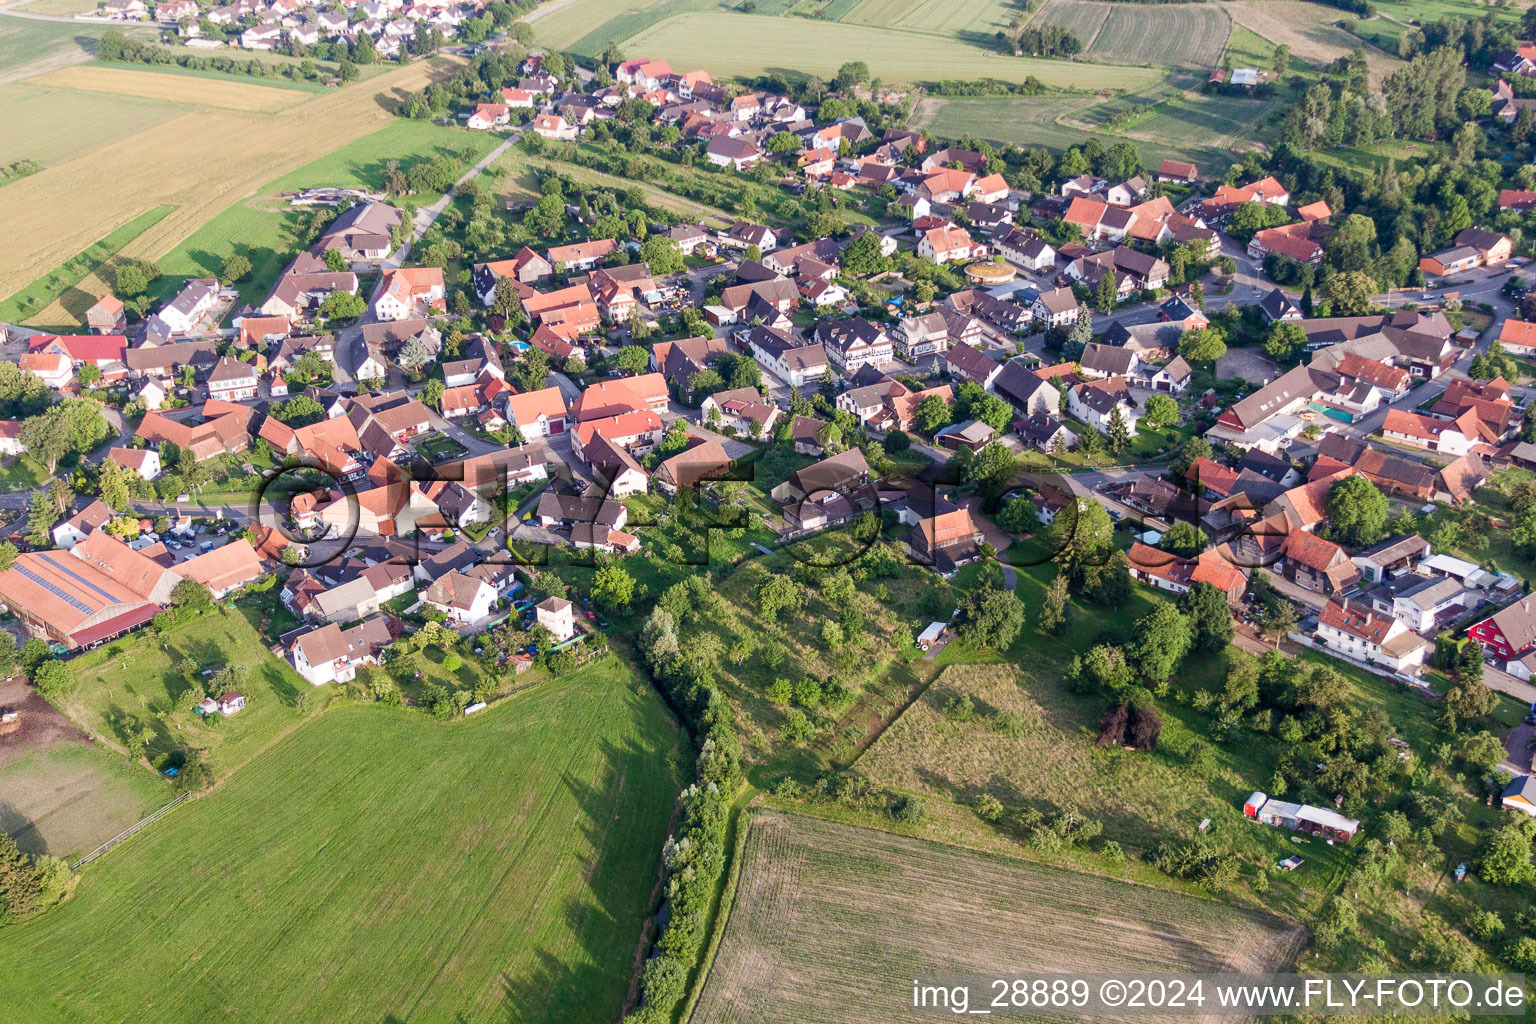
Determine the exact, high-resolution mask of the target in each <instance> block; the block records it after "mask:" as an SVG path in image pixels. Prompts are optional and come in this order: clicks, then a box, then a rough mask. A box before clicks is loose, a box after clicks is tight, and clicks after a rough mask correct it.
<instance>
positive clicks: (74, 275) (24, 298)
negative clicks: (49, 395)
mask: <svg viewBox="0 0 1536 1024" xmlns="http://www.w3.org/2000/svg"><path fill="white" fill-rule="evenodd" d="M171 210H172V207H170V206H157V207H155V208H154V209H153V210H150V211H148V212H147V213H143V214H140V215H139V216H137V217H135V218H134V219H133V220H131V221H129V222H128V223H126V224H124V225H122V226H121V227H119V228H117V229H116V230H115V231H113V232H111V233H110V234H108V235H107V236H106V237H105V238H103V239H101V240H100V241H99V242H97V243H96V244H95V245H92V246H91V247H90V248H88V249H86V250H85V251H84V252H80V253H77V254H76V255H75V256H73V257H71V258H70V259H69V260H67V261H66V262H65V263H64V264H63V265H62V266H60V267H57V268H55V269H54V270H51V271H49V272H48V273H47V274H45V275H43V276H42V277H40V278H38V279H37V280H36V281H33V282H32V283H31V284H29V285H27V287H25V288H23V289H22V290H21V291H19V292H17V293H16V294H15V295H12V296H11V297H10V298H8V299H6V300H5V301H4V302H3V303H0V320H7V321H17V322H25V321H26V320H27V319H28V318H29V317H30V316H31V315H32V314H33V313H36V312H40V311H42V310H44V309H46V308H48V307H49V306H51V305H52V304H53V303H55V302H59V301H60V300H62V299H64V297H65V295H66V294H67V293H68V292H69V291H70V290H71V289H73V288H74V287H75V285H77V284H79V283H80V282H81V281H82V280H84V279H85V277H86V275H88V274H90V273H92V272H94V271H95V270H96V269H97V268H98V267H100V266H101V265H102V264H103V263H105V262H106V261H107V260H109V259H111V258H112V257H113V256H114V255H116V254H117V252H118V250H119V249H121V248H122V247H123V246H125V245H127V244H128V243H129V242H131V241H133V240H134V239H135V238H137V237H138V236H139V235H140V234H141V233H142V232H143V231H145V230H146V229H147V228H149V227H150V226H151V225H153V224H154V223H156V222H157V221H159V220H160V218H162V217H164V216H165V215H166V214H168V213H170V212H171ZM97 298H99V296H95V295H88V294H86V293H83V292H82V293H80V294H79V296H77V297H76V299H75V301H74V302H73V303H72V304H71V303H66V305H73V306H74V307H77V308H78V311H79V313H80V315H81V316H84V313H85V310H86V309H88V308H90V306H91V305H92V304H93V303H95V301H96V299H97ZM44 479H46V474H44ZM35 482H37V483H40V482H41V480H39V481H35ZM6 489H8V490H14V489H15V488H14V487H8V488H6Z"/></svg>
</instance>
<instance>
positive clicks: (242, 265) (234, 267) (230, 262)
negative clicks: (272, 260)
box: [219, 252, 251, 284]
mask: <svg viewBox="0 0 1536 1024" xmlns="http://www.w3.org/2000/svg"><path fill="white" fill-rule="evenodd" d="M250 273H251V261H250V260H249V259H247V258H246V257H244V256H242V255H240V254H239V253H237V252H232V253H230V254H229V255H228V256H225V257H224V263H223V266H222V267H220V269H219V281H220V282H221V283H223V284H234V283H235V282H236V281H240V280H243V279H245V278H246V277H248V276H250Z"/></svg>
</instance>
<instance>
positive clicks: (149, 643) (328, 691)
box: [63, 608, 336, 775]
mask: <svg viewBox="0 0 1536 1024" xmlns="http://www.w3.org/2000/svg"><path fill="white" fill-rule="evenodd" d="M227 665H233V666H235V670H236V672H237V677H238V678H237V684H236V689H238V690H239V691H240V692H241V693H244V694H245V696H246V706H245V710H244V711H242V712H240V713H239V714H237V715H235V716H234V717H232V718H227V719H226V718H222V717H219V716H213V718H211V719H208V720H204V719H201V718H199V717H198V716H197V715H195V714H193V713H192V712H185V713H182V712H179V711H176V710H175V701H176V697H177V695H178V694H180V693H181V692H182V691H183V690H185V689H187V688H188V687H189V686H191V685H193V683H194V680H195V681H196V683H197V684H198V685H199V686H201V684H202V682H203V680H204V678H206V677H204V676H202V674H201V673H202V672H203V671H204V670H205V669H210V668H211V669H214V670H215V671H218V670H219V669H222V668H224V667H225V666H227ZM70 667H71V669H73V675H74V680H75V683H74V688H73V689H72V691H71V692H70V693H69V695H68V696H67V697H66V698H65V700H64V702H63V710H64V712H65V713H66V714H68V715H69V716H70V717H71V718H73V719H74V720H75V721H76V722H79V723H80V724H81V725H82V726H83V727H84V728H85V729H86V731H87V732H90V733H93V734H95V735H97V736H101V737H105V738H106V739H108V740H111V741H114V742H117V743H122V742H124V738H125V736H127V735H128V734H130V733H131V732H132V731H134V730H135V729H137V728H143V729H148V730H149V733H150V735H151V738H150V740H149V743H148V747H147V750H148V755H149V757H150V759H151V760H152V761H156V762H157V763H158V762H160V761H162V760H166V759H169V760H170V761H172V762H174V761H176V760H178V759H179V756H178V755H179V754H180V753H181V752H182V751H185V750H187V749H189V748H190V749H202V750H206V751H208V753H209V757H210V759H211V760H212V762H213V764H214V767H215V769H216V770H217V772H218V773H219V774H221V775H222V774H225V773H227V772H230V771H233V770H234V769H236V768H238V767H239V766H240V765H241V764H243V763H244V762H246V761H247V760H249V759H250V758H251V757H253V756H255V755H256V754H258V753H260V752H261V751H262V750H264V749H266V748H267V747H268V746H270V745H271V744H272V742H273V741H274V740H275V739H277V738H278V737H279V736H281V735H282V734H283V733H284V732H286V731H288V730H290V729H292V728H294V727H295V726H297V725H299V724H300V723H301V721H302V719H303V714H302V712H301V711H300V709H299V707H298V706H297V700H298V697H299V696H300V695H301V694H304V695H306V696H307V698H308V701H309V704H310V708H309V710H310V711H314V710H316V709H318V708H321V707H323V706H324V705H325V703H326V701H328V700H329V699H330V698H331V697H332V696H333V695H334V694H335V692H336V688H335V687H312V686H310V684H309V683H307V682H305V681H304V680H303V679H301V678H300V677H299V675H298V673H296V672H295V671H294V670H293V668H292V666H290V665H289V664H288V663H287V662H285V661H282V660H280V659H278V658H275V657H273V656H272V654H271V652H269V651H268V650H267V647H266V644H264V643H263V642H262V639H261V637H260V635H258V633H257V632H256V629H255V628H254V627H253V626H252V625H251V624H250V623H249V622H248V621H247V620H246V618H245V617H244V615H242V614H241V613H240V612H238V611H235V610H232V609H223V608H221V609H220V610H217V611H210V612H205V613H203V614H202V615H200V616H197V617H195V618H193V619H191V620H190V621H188V622H186V623H184V624H182V625H180V626H178V627H176V628H175V629H173V630H172V631H171V632H170V633H169V634H167V635H166V636H165V637H163V638H160V637H156V636H154V635H152V634H148V633H139V634H134V635H132V636H129V637H127V638H125V639H123V640H119V641H117V642H115V643H112V644H108V645H107V646H106V647H102V648H98V649H97V650H94V651H89V652H87V653H85V654H82V655H81V656H80V657H78V658H76V659H74V661H72V662H71V663H70Z"/></svg>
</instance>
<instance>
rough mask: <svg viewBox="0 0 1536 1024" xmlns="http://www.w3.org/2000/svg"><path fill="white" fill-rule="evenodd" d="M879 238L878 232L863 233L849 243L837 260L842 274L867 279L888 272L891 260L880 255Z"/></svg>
mask: <svg viewBox="0 0 1536 1024" xmlns="http://www.w3.org/2000/svg"><path fill="white" fill-rule="evenodd" d="M880 238H881V236H880V233H879V232H878V231H865V232H863V233H862V234H860V235H859V236H858V237H857V238H855V239H854V240H853V241H851V242H849V243H848V245H847V247H846V248H845V249H843V252H842V256H841V257H840V258H839V262H840V264H841V265H842V269H843V273H845V274H851V275H852V276H854V277H868V276H869V275H870V274H879V273H883V272H884V271H886V270H889V269H890V267H891V260H890V257H888V256H886V255H884V254H883V253H881V251H880Z"/></svg>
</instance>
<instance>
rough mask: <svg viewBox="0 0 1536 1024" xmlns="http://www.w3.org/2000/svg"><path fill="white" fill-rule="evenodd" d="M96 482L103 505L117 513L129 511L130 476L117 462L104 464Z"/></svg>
mask: <svg viewBox="0 0 1536 1024" xmlns="http://www.w3.org/2000/svg"><path fill="white" fill-rule="evenodd" d="M96 482H97V491H98V493H99V494H100V496H101V500H102V503H103V504H105V505H106V506H107V507H108V508H111V509H113V510H114V511H117V512H125V511H127V509H128V499H129V497H130V495H129V492H128V475H127V473H126V472H124V470H123V469H122V467H121V466H119V465H118V464H117V463H115V462H104V463H102V466H101V475H100V476H99V477H98V478H97V481H96Z"/></svg>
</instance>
